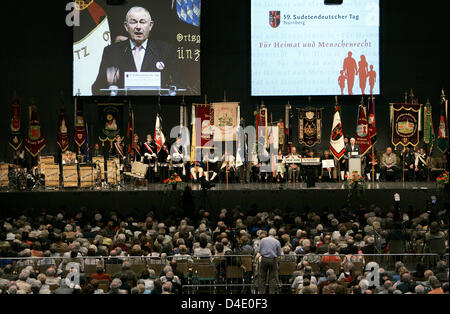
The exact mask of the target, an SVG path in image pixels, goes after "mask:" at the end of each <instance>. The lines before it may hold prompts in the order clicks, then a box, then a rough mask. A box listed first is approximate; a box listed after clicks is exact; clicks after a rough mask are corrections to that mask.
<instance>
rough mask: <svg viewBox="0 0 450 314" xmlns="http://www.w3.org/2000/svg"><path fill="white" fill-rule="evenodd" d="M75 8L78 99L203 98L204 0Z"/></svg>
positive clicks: (98, 0) (99, 2)
mask: <svg viewBox="0 0 450 314" xmlns="http://www.w3.org/2000/svg"><path fill="white" fill-rule="evenodd" d="M76 3H77V4H78V5H79V6H76V8H78V10H75V12H78V13H79V22H80V23H79V26H75V27H74V28H73V29H74V31H73V95H80V96H121V95H144V96H145V95H171V96H175V95H187V96H197V95H200V94H201V91H200V14H201V13H200V12H201V0H173V1H151V0H128V1H125V2H124V3H125V4H124V5H108V4H107V3H106V0H95V1H93V0H86V1H76ZM135 7H137V8H135ZM131 8H134V9H133V10H132V11H129V10H130V9H131ZM139 8H144V9H145V10H146V11H145V10H142V9H139ZM129 12H130V13H129ZM146 12H148V13H149V14H150V18H147V16H148V15H147V14H146ZM127 13H129V14H128V21H127V24H126V25H125V21H126V20H127ZM147 20H148V21H147ZM143 40H145V41H143Z"/></svg>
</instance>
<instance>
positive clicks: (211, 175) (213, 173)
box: [203, 148, 219, 182]
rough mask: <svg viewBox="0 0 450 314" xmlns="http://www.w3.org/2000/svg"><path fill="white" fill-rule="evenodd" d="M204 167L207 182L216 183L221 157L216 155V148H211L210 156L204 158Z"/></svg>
mask: <svg viewBox="0 0 450 314" xmlns="http://www.w3.org/2000/svg"><path fill="white" fill-rule="evenodd" d="M203 166H204V167H205V169H204V171H205V177H206V181H210V182H214V179H215V178H216V177H217V174H218V173H219V169H218V167H219V156H217V155H216V154H215V152H214V148H211V149H210V151H209V154H206V155H205V156H204V157H203Z"/></svg>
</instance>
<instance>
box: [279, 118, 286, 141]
mask: <svg viewBox="0 0 450 314" xmlns="http://www.w3.org/2000/svg"><path fill="white" fill-rule="evenodd" d="M277 126H278V130H279V133H278V143H279V145H280V147H284V144H285V137H286V134H285V130H284V122H283V121H280V122H278V124H277Z"/></svg>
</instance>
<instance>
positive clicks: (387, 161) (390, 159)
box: [381, 147, 399, 181]
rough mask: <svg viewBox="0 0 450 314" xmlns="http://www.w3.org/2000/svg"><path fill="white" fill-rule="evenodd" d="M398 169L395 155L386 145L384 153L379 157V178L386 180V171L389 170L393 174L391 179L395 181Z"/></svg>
mask: <svg viewBox="0 0 450 314" xmlns="http://www.w3.org/2000/svg"><path fill="white" fill-rule="evenodd" d="M398 171H399V168H398V159H397V155H395V154H394V153H393V152H392V148H391V147H388V148H387V149H386V153H384V154H383V157H382V158H381V180H382V181H386V177H387V173H388V172H389V173H391V174H392V175H393V180H394V181H395V180H396V179H397V172H398Z"/></svg>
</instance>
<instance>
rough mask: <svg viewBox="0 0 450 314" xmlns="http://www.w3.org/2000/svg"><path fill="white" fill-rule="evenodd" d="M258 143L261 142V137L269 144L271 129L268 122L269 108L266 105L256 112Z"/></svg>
mask: <svg viewBox="0 0 450 314" xmlns="http://www.w3.org/2000/svg"><path fill="white" fill-rule="evenodd" d="M255 115H256V136H257V139H256V143H259V142H260V141H262V140H261V138H263V139H264V143H266V144H267V146H268V143H269V142H268V134H269V130H268V123H267V115H268V114H267V108H266V107H261V108H259V109H258V110H257V111H256V112H255Z"/></svg>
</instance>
